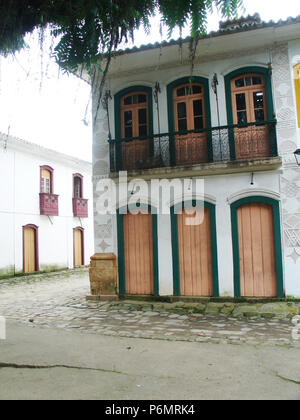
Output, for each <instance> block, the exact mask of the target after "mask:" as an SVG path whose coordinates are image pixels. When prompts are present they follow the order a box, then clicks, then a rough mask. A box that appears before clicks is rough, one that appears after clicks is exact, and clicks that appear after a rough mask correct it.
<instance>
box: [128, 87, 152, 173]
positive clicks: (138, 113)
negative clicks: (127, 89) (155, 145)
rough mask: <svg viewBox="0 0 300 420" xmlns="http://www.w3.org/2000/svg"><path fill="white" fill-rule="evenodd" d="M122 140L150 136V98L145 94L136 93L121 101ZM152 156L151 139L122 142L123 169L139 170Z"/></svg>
mask: <svg viewBox="0 0 300 420" xmlns="http://www.w3.org/2000/svg"><path fill="white" fill-rule="evenodd" d="M121 128H122V139H131V138H134V137H141V138H143V137H147V136H148V135H149V111H148V97H147V94H146V93H145V92H134V93H130V94H128V95H125V96H123V98H122V99H121ZM149 156H150V144H149V139H143V140H139V139H137V140H130V141H128V142H126V141H124V142H122V169H125V170H126V169H127V170H130V169H137V168H138V167H139V166H141V165H142V163H144V162H145V161H147V159H149Z"/></svg>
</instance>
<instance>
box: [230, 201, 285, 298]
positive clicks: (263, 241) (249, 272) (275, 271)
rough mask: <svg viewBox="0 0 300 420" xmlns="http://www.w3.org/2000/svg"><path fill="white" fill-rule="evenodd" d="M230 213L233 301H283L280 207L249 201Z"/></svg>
mask: <svg viewBox="0 0 300 420" xmlns="http://www.w3.org/2000/svg"><path fill="white" fill-rule="evenodd" d="M231 212H232V232H233V251H234V271H235V273H234V276H235V295H236V297H257V298H259V297H269V298H272V297H282V296H283V295H284V292H283V275H282V254H281V233H280V216H279V203H278V202H276V201H275V200H272V199H269V198H266V197H248V198H246V199H242V200H239V201H238V202H236V203H234V204H233V205H232V206H231Z"/></svg>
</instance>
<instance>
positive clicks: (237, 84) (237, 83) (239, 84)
mask: <svg viewBox="0 0 300 420" xmlns="http://www.w3.org/2000/svg"><path fill="white" fill-rule="evenodd" d="M244 86H245V82H244V78H243V77H242V78H241V79H237V80H236V81H235V87H237V88H239V87H244Z"/></svg>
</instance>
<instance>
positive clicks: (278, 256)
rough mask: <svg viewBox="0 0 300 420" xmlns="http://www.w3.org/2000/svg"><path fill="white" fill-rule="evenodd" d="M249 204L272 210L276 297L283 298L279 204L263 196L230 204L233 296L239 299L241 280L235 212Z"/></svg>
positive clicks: (247, 198)
mask: <svg viewBox="0 0 300 420" xmlns="http://www.w3.org/2000/svg"><path fill="white" fill-rule="evenodd" d="M249 203H265V204H269V205H271V206H272V208H273V223H274V241H275V260H276V277H277V297H278V298H284V297H285V291H284V281H283V255H282V239H281V219H280V202H279V201H276V200H274V199H272V198H268V197H264V196H253V197H246V198H242V199H241V200H238V201H235V202H234V203H232V204H231V227H232V247H233V268H234V296H235V297H236V298H240V297H241V278H240V252H239V232H238V216H237V210H238V208H239V207H241V206H243V205H244V204H249Z"/></svg>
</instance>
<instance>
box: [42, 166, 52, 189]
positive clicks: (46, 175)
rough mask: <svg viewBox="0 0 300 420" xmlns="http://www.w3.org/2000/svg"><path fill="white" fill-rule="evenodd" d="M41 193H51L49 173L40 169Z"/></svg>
mask: <svg viewBox="0 0 300 420" xmlns="http://www.w3.org/2000/svg"><path fill="white" fill-rule="evenodd" d="M41 192H42V193H47V194H50V193H51V173H50V171H48V169H42V179H41Z"/></svg>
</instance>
